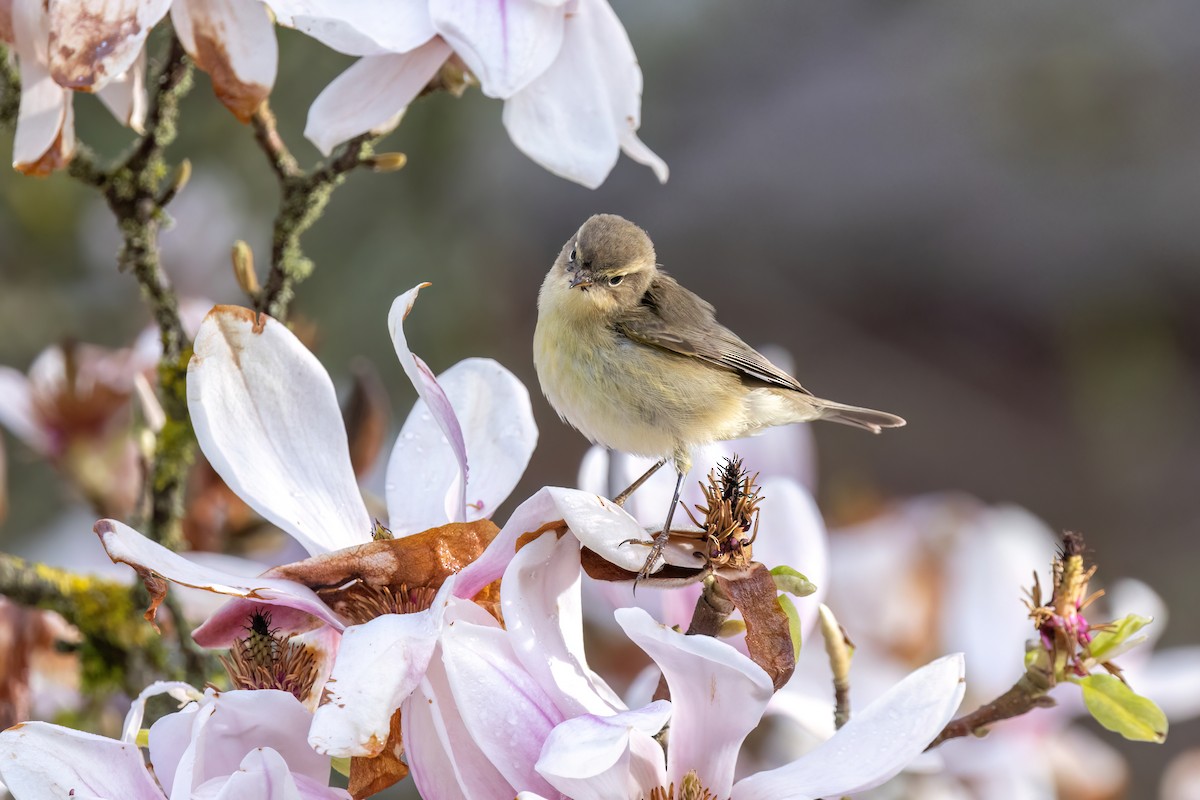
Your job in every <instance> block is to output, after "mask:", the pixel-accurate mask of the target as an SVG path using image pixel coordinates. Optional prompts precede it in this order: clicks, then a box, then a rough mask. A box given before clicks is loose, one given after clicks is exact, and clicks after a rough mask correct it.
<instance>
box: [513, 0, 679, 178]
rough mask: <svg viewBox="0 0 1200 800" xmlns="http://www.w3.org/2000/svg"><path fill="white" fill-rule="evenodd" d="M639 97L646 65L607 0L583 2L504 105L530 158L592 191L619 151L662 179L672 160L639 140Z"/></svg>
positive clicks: (515, 136) (515, 141) (520, 145)
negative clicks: (544, 61) (557, 44)
mask: <svg viewBox="0 0 1200 800" xmlns="http://www.w3.org/2000/svg"><path fill="white" fill-rule="evenodd" d="M641 102H642V70H641V68H640V67H639V66H638V63H637V58H636V57H635V56H634V54H633V46H632V45H631V44H630V43H629V37H628V36H627V35H626V33H625V29H624V27H622V26H621V22H620V20H619V19H617V16H616V14H614V13H613V10H612V9H611V8H610V7H609V6H608V3H607V2H605V0H580V2H579V5H578V8H577V10H576V12H575V13H574V14H572V15H571V16H570V17H568V18H567V20H566V26H565V36H564V39H563V43H562V47H561V49H560V50H559V53H558V58H557V59H556V60H555V61H554V63H553V64H551V65H550V66H549V68H547V69H546V70H545V71H544V72H543V73H542V74H541V75H540V76H539V77H537V78H536V79H535V80H534V81H533V82H532V83H530V84H529V85H528V86H526V87H525V88H524V89H523V90H522V91H520V92H518V93H516V94H514V95H513V96H512V97H511V98H510V99H509V100H508V102H506V103H505V104H504V115H503V118H504V127H505V128H506V129H507V130H508V135H509V136H510V137H511V138H512V140H513V144H515V145H516V146H517V148H518V149H520V150H521V152H523V153H525V155H527V156H529V157H530V158H532V159H533V160H534V161H536V162H537V163H539V164H541V165H542V166H543V167H545V168H546V169H548V170H550V171H551V172H553V173H554V174H555V175H559V176H561V177H563V178H566V179H568V180H572V181H575V182H576V183H581V184H583V185H584V186H587V187H588V188H590V189H595V188H596V187H597V186H599V185H600V184H602V183H603V182H604V179H605V178H607V177H608V173H609V172H611V171H612V168H613V166H614V165H615V164H616V163H617V156H618V154H619V152H620V151H621V150H622V149H624V150H625V152H626V154H628V155H629V156H630V157H631V158H633V159H634V160H636V161H639V162H640V163H643V164H646V165H648V166H650V167H651V168H652V169H653V170H654V173H655V175H656V176H657V177H658V179H659V181H662V182H664V183H665V182H666V180H667V175H668V172H667V165H666V164H665V163H664V162H663V161H662V159H660V158H659V157H658V156H656V155H655V154H654V153H653V152H651V151H650V149H649V148H647V147H646V146H645V145H644V144H642V142H641V141H640V140H639V139H638V138H637V133H636V131H637V129H638V127H639V126H640V124H641Z"/></svg>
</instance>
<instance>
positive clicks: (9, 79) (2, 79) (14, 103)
mask: <svg viewBox="0 0 1200 800" xmlns="http://www.w3.org/2000/svg"><path fill="white" fill-rule="evenodd" d="M11 53H12V51H11V50H10V49H9V48H8V47H6V46H4V45H3V44H0V124H10V125H13V126H16V123H17V112H18V111H20V109H21V76H20V75H18V74H17V68H16V66H15V64H13V62H12V60H11Z"/></svg>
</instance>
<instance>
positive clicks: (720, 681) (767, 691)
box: [615, 608, 773, 797]
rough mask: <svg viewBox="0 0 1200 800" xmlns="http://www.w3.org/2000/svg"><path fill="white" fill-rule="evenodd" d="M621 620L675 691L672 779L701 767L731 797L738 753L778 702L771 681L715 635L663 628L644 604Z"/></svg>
mask: <svg viewBox="0 0 1200 800" xmlns="http://www.w3.org/2000/svg"><path fill="white" fill-rule="evenodd" d="M615 613H616V617H617V622H618V623H619V624H620V625H621V627H622V628H624V629H625V633H626V634H628V636H629V638H630V639H632V640H633V642H634V644H636V645H637V646H638V647H640V648H642V649H643V650H645V651H646V654H647V655H649V656H650V657H651V658H653V659H654V662H655V663H656V664H658V666H659V667H660V668H661V669H662V671H663V676H664V677H665V678H666V680H667V685H668V686H669V687H670V690H671V707H672V715H671V736H670V739H669V740H668V742H667V770H668V776H667V778H668V781H670V782H673V783H674V784H675V785H676V786H680V785H682V780H683V776H684V775H685V774H687V772H689V771H690V770H695V771H696V773H697V775H698V776H699V777H700V780H701V782H702V783H703V785H704V786H705V788H707V789H708V790H709V791H710V792H712V793H713V794H714V795H715V796H717V797H728V796H729V790H730V787H732V786H733V770H734V765H735V764H736V762H737V755H738V750H740V749H741V746H742V741H743V740H744V739H745V738H746V736H747V734H749V733H750V731H752V730H754V728H755V727H756V726H757V725H758V723H759V720H760V719H761V718H762V714H763V710H764V709H765V708H766V706H767V701H768V700H770V699H771V693H772V691H773V687H772V685H771V678H770V676H769V675H767V673H766V672H765V671H764V670H763V669H762V667H760V666H758V665H757V664H755V663H754V662H753V661H751V660H750V659H749V658H747V657H746V656H744V655H742V654H741V653H739V652H738V651H736V650H734V649H733V648H732V647H730V646H729V645H727V644H725V643H724V642H722V641H719V640H717V639H713V638H712V637H709V636H687V635H685V634H683V633H680V632H679V631H676V630H673V629H671V628H668V627H666V626H665V625H659V624H658V623H657V622H655V621H654V620H653V619H652V618H651V617H650V615H649V614H647V613H646V612H645V611H643V610H641V609H640V608H619V609H617V611H616V612H615Z"/></svg>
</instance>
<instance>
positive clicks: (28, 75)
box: [13, 56, 75, 175]
mask: <svg viewBox="0 0 1200 800" xmlns="http://www.w3.org/2000/svg"><path fill="white" fill-rule="evenodd" d="M18 63H19V65H20V70H21V106H20V110H19V111H18V112H17V132H16V135H15V136H14V137H13V167H14V168H15V169H17V170H19V171H21V172H24V173H27V174H32V175H45V174H48V173H49V172H52V171H54V170H55V169H57V168H59V167H60V166H62V165H63V164H65V163H66V162H67V161H68V160H70V157H71V155H72V154H74V152H75V123H74V111H73V108H72V105H71V93H70V92H69V91H68V90H66V89H63V88H62V87H61V86H59V85H58V84H57V83H55V82H54V79H53V78H51V77H50V73H49V72H47V71H46V69H45V67H43V66H42V65H41V64H40V63H38V62H37V61H35V60H34V59H32V58H26V57H24V56H20V57H18Z"/></svg>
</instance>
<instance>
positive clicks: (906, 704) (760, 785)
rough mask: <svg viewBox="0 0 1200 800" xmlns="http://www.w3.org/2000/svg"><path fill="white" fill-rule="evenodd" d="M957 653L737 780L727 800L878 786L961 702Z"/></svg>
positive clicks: (925, 742) (922, 747)
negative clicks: (791, 753)
mask: <svg viewBox="0 0 1200 800" xmlns="http://www.w3.org/2000/svg"><path fill="white" fill-rule="evenodd" d="M964 666H965V663H964V659H963V656H962V654H961V653H957V654H955V655H950V656H945V657H943V658H939V659H938V660H936V661H933V662H931V663H930V664H927V665H925V666H924V667H922V668H921V669H919V670H917V671H916V672H913V673H912V674H910V675H909V676H908V677H906V678H905V679H904V680H902V681H900V683H898V684H896V685H895V686H893V687H892V688H891V689H890V690H888V691H887V692H886V693H885V694H884V695H883V696H882V697H880V698H879V699H878V700H876V701H875V702H874V703H871V705H869V706H867V707H866V708H865V709H863V710H862V711H860V712H858V713H856V714H855V715H854V716H853V717H851V719H850V721H849V722H847V723H846V725H845V726H843V727H842V729H841V730H839V731H838V732H837V733H835V734H834V735H833V737H832V738H831V739H829V740H828V741H827V742H825V743H824V744H823V745H821V746H820V747H818V748H816V749H815V750H812V751H810V752H808V753H806V754H805V755H804V756H802V757H801V758H799V759H797V760H796V761H793V762H792V763H790V764H787V765H785V766H782V767H779V768H778V769H773V770H769V771H767V772H760V773H758V774H757V775H752V776H750V777H749V778H746V779H744V780H741V781H738V783H737V785H736V786H734V787H733V800H768V799H770V800H774V799H775V798H780V797H827V796H839V797H840V796H841V795H848V794H856V793H858V792H865V791H866V790H868V789H872V788H874V787H876V786H879V785H880V784H881V783H883V782H884V781H886V780H888V779H890V778H892V777H893V776H895V775H896V774H898V773H899V772H900V770H902V769H904V768H905V767H906V766H907V765H908V764H909V762H911V761H912V760H913V759H915V758H917V757H918V756H920V755H921V753H922V752H923V751H924V750H925V747H926V746H927V745H928V744H929V743H930V742H931V741H933V738H934V737H935V736H937V735H938V733H940V732H941V730H942V728H943V727H945V725H946V723H947V722H949V721H950V718H951V717H952V716H953V715H954V712H955V710H956V709H957V708H958V705H959V703H960V702H962V697H963V691H964V689H965V685H964V683H963V671H964Z"/></svg>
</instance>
